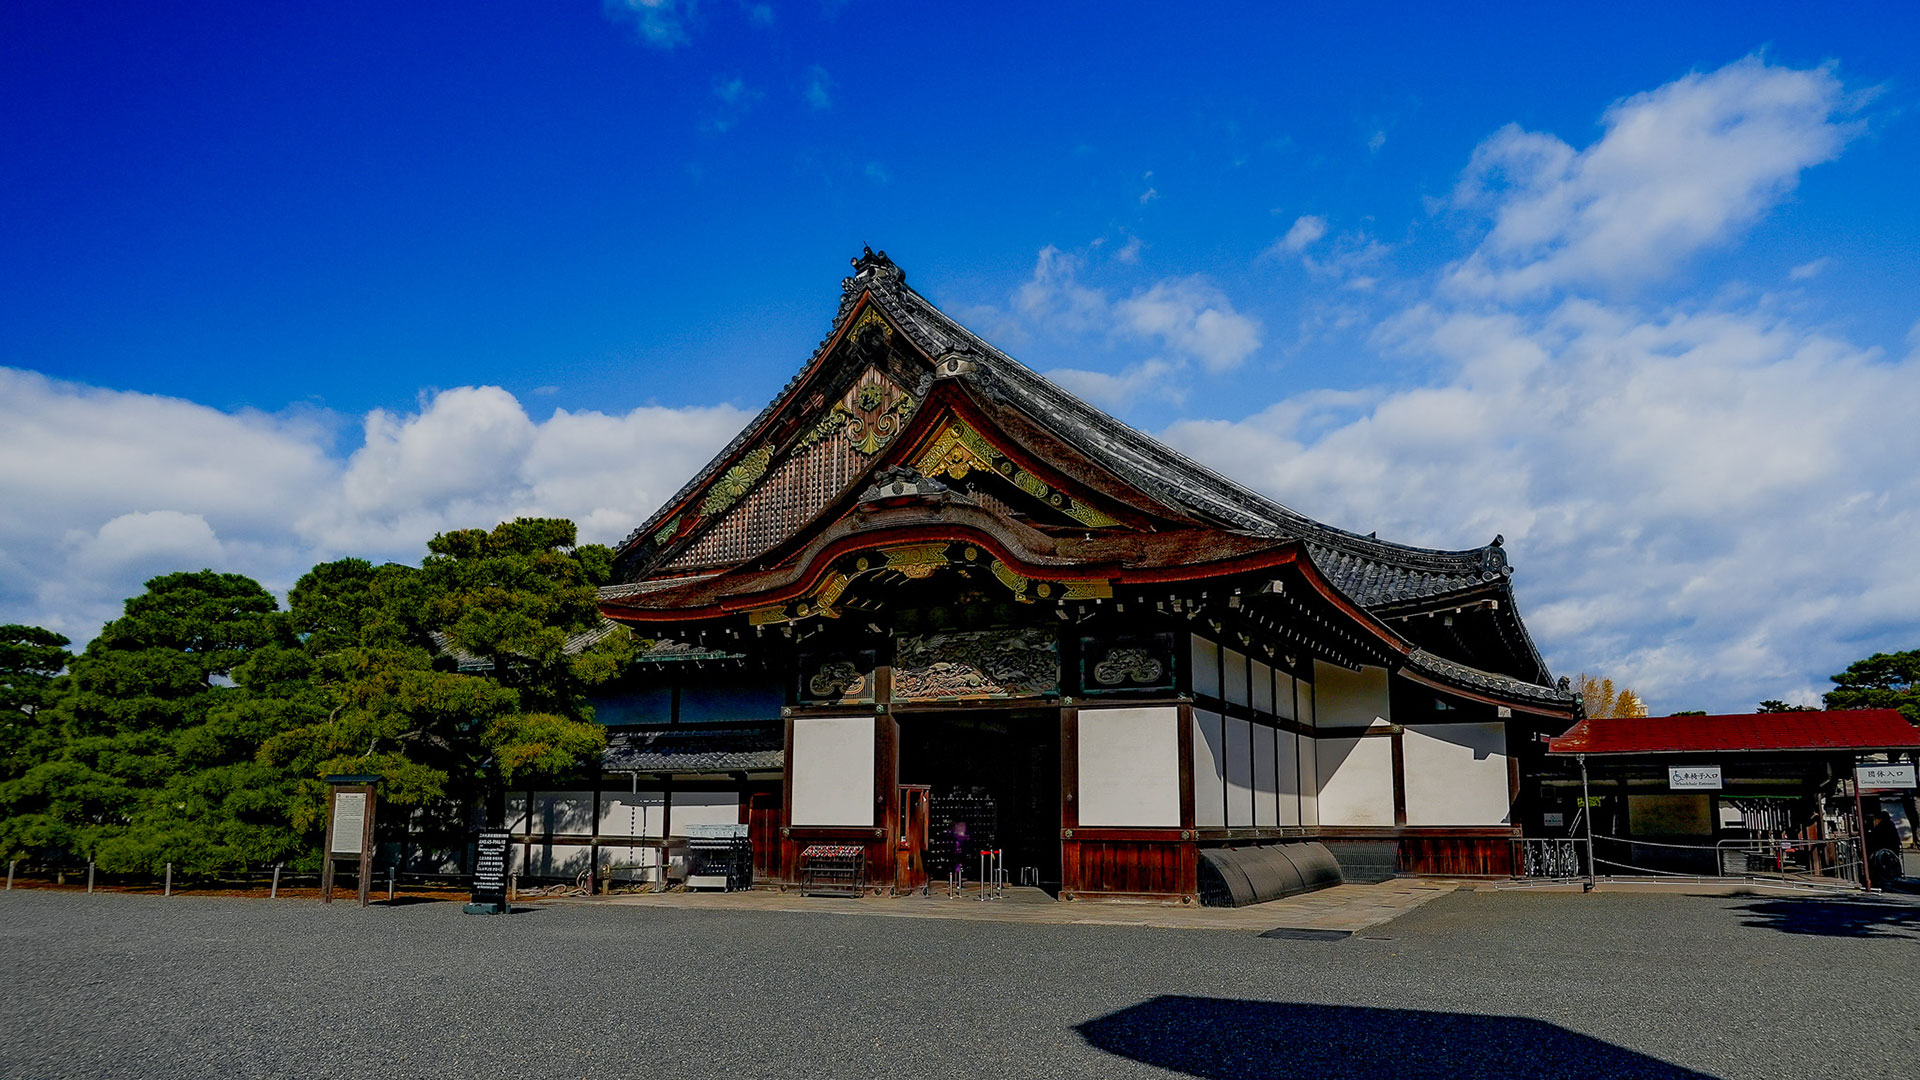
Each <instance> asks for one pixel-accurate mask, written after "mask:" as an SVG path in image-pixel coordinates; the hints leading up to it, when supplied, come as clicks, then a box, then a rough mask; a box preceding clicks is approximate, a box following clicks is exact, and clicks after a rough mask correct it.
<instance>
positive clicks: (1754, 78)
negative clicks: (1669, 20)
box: [1447, 57, 1860, 300]
mask: <svg viewBox="0 0 1920 1080" xmlns="http://www.w3.org/2000/svg"><path fill="white" fill-rule="evenodd" d="M1848 108H1849V102H1848V99H1847V97H1846V95H1845V93H1844V91H1843V88H1842V86H1841V84H1840V80H1839V79H1838V78H1837V77H1836V76H1835V75H1834V73H1833V71H1832V70H1831V69H1830V68H1824V67H1823V68H1814V69H1811V70H1797V69H1792V68H1783V67H1775V66H1772V65H1769V64H1767V63H1765V62H1764V61H1762V60H1761V59H1760V58H1758V57H1748V58H1747V59H1744V60H1741V61H1738V62H1736V63H1733V64H1730V65H1728V66H1726V67H1724V68H1721V69H1720V70H1718V71H1714V72H1711V73H1708V74H1700V73H1697V72H1696V73H1693V74H1690V75H1687V76H1685V77H1684V78H1681V79H1678V80H1676V81H1674V82H1671V83H1668V84H1667V85H1665V86H1662V87H1660V88H1659V89H1657V90H1652V91H1648V92H1646V93H1642V94H1636V95H1634V96H1632V97H1629V98H1626V99H1625V100H1623V101H1620V102H1617V103H1615V104H1614V105H1613V106H1612V107H1611V108H1609V109H1608V110H1607V111H1606V114H1605V115H1604V116H1603V117H1602V125H1603V127H1604V129H1605V131H1604V134H1602V136H1601V137H1600V139H1599V140H1598V141H1596V142H1595V143H1593V144H1592V145H1591V146H1588V147H1587V148H1586V149H1584V150H1575V149H1574V148H1573V147H1571V146H1569V145H1568V144H1567V143H1565V142H1563V141H1561V140H1560V139H1559V138H1556V137H1555V136H1552V135H1547V134H1542V133H1539V132H1530V131H1525V130H1522V129H1521V128H1519V127H1517V126H1509V127H1507V128H1504V129H1502V130H1501V131H1499V132H1497V133H1496V134H1494V135H1493V136H1492V137H1491V138H1489V139H1487V140H1486V141H1485V142H1483V143H1481V144H1480V146H1479V148H1478V149H1476V150H1475V151H1474V153H1473V159H1472V161H1471V163H1470V164H1469V165H1468V167H1467V171H1466V173H1465V175H1463V176H1462V177H1461V179H1460V183H1459V186H1458V187H1457V189H1456V190H1455V193H1454V202H1455V204H1456V205H1457V206H1459V207H1462V208H1465V209H1468V210H1474V211H1483V212H1486V213H1488V215H1489V216H1490V218H1491V221H1492V227H1491V229H1490V231H1489V232H1488V233H1487V235H1486V238H1485V239H1484V240H1483V241H1482V242H1481V244H1480V246H1479V248H1478V249H1477V250H1476V251H1474V252H1473V254H1472V255H1470V256H1468V257H1467V258H1466V259H1465V260H1463V261H1461V262H1460V263H1458V264H1457V265H1455V266H1454V267H1452V269H1451V271H1450V273H1449V274H1448V276H1447V284H1448V286H1449V288H1450V289H1451V290H1453V292H1454V293H1455V294H1456V295H1460V296H1480V297H1490V298H1495V299H1502V300H1518V299H1524V298H1529V297H1538V296H1540V295H1542V294H1544V293H1548V292H1550V291H1551V290H1554V289H1558V288H1563V287H1570V286H1571V287H1583V286H1592V285H1600V286H1609V287H1618V286H1626V285H1632V284H1638V283H1643V282H1646V281H1650V280H1655V279H1657V278H1659V277H1662V276H1664V274H1665V272H1667V271H1668V270H1670V269H1671V268H1672V267H1673V266H1674V265H1675V264H1676V263H1678V262H1680V261H1681V260H1684V259H1686V258H1687V257H1688V256H1690V255H1692V254H1694V253H1695V252H1697V251H1699V250H1701V249H1702V248H1705V247H1707V246H1709V245H1713V244H1717V243H1721V242H1724V241H1726V240H1727V239H1728V238H1729V237H1730V236H1731V234H1732V233H1733V232H1734V231H1735V230H1736V229H1738V228H1739V227H1741V226H1744V225H1747V224H1749V223H1751V222H1752V221H1754V220H1755V219H1757V218H1759V217H1760V216H1761V215H1762V214H1764V213H1765V212H1766V211H1767V210H1768V209H1770V208H1771V207H1773V206H1774V205H1775V204H1776V203H1778V202H1779V201H1780V199H1782V198H1783V197H1785V196H1786V195H1787V194H1788V193H1789V192H1791V191H1793V189H1794V188H1795V187H1796V186H1797V184H1798V182H1799V177H1800V173H1801V172H1802V171H1804V170H1805V169H1807V168H1808V167H1810V166H1813V165H1817V164H1820V163H1821V162H1825V161H1829V160H1831V159H1833V158H1834V157H1836V156H1837V155H1838V154H1839V153H1840V150H1841V148H1842V147H1843V146H1844V145H1845V144H1846V142H1847V140H1848V139H1849V138H1850V137H1852V136H1853V135H1854V134H1855V133H1857V132H1858V131H1859V130H1860V127H1859V125H1858V124H1855V123H1850V122H1847V121H1845V120H1844V119H1843V117H1844V115H1845V113H1846V112H1847V110H1848Z"/></svg>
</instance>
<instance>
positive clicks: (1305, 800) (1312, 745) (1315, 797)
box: [1300, 683, 1320, 828]
mask: <svg viewBox="0 0 1920 1080" xmlns="http://www.w3.org/2000/svg"><path fill="white" fill-rule="evenodd" d="M1301 687H1302V690H1303V691H1304V690H1305V689H1306V687H1307V684H1305V683H1302V684H1301ZM1312 700H1313V699H1312V698H1308V697H1303V698H1301V699H1300V701H1301V704H1302V706H1303V707H1304V706H1305V704H1306V703H1307V702H1309V701H1312ZM1300 824H1302V825H1305V826H1306V827H1308V828H1315V827H1317V826H1318V825H1319V824H1320V740H1319V739H1315V738H1311V737H1309V736H1306V735H1302V736H1301V737H1300Z"/></svg>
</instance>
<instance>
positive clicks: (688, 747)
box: [600, 725, 787, 774]
mask: <svg viewBox="0 0 1920 1080" xmlns="http://www.w3.org/2000/svg"><path fill="white" fill-rule="evenodd" d="M785 738H786V737H785V734H784V731H783V729H782V728H780V727H778V726H768V725H761V726H751V727H733V726H728V727H696V726H690V725H689V726H682V727H673V728H625V729H621V728H615V729H611V730H610V731H609V732H608V735H607V749H606V751H605V752H604V753H603V754H602V755H601V759H600V763H601V768H603V769H605V770H606V771H608V772H641V773H683V774H684V773H735V772H779V771H780V770H781V769H782V768H783V767H784V766H785V765H786V760H787V755H786V750H785V747H784V744H785Z"/></svg>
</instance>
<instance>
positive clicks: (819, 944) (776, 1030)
mask: <svg viewBox="0 0 1920 1080" xmlns="http://www.w3.org/2000/svg"><path fill="white" fill-rule="evenodd" d="M0 956H3V957H4V960H3V961H0V971H4V973H5V979H6V990H5V996H4V998H3V999H0V1001H4V1004H0V1073H3V1074H4V1075H5V1076H8V1077H36V1078H39V1077H132V1076H143V1077H144V1076H218V1077H229V1076H231V1077H266V1076H273V1077H281V1076H286V1077H312V1076H322V1075H330V1076H350V1077H360V1076H365V1077H614V1076H636V1075H649V1074H655V1075H666V1076H677V1077H706V1076H715V1077H720V1076H725V1077H787V1076H809V1075H818V1076H833V1077H857V1078H863V1080H864V1078H869V1077H873V1078H878V1077H921V1078H932V1077H948V1076H953V1077H973V1076H981V1077H1083V1076H1084V1077H1132V1076H1198V1077H1208V1078H1221V1080H1224V1078H1228V1077H1256V1076H1257V1077H1296V1076H1298V1077H1305V1076H1329V1075H1344V1076H1361V1077H1411V1076H1436V1077H1438V1076H1447V1077H1458V1076H1490V1077H1523V1076H1524V1077H1536V1076H1543V1077H1544V1076H1644V1077H1692V1076H1701V1075H1705V1076H1720V1077H1816V1076H1817V1077H1854V1076H1857V1077H1881V1078H1892V1077H1911V1076H1915V1075H1920V1028H1916V1019H1915V1017H1916V1009H1917V1007H1920V907H1915V906H1913V905H1910V904H1903V903H1892V902H1882V903H1876V902H1873V901H1870V900H1816V899H1800V898H1782V897H1740V898H1700V897H1683V896H1670V895H1627V894H1596V895H1592V896H1581V895H1564V894H1561V895H1553V894H1538V893H1485V892H1481V893H1472V892H1462V893H1456V894H1453V895H1449V896H1446V897H1442V898H1441V899H1439V900H1436V901H1434V902H1433V903H1431V904H1429V905H1427V906H1426V907H1424V908H1421V909H1419V910H1418V911H1416V912H1415V913H1413V914H1411V915H1408V916H1406V917H1404V918H1401V919H1399V920H1397V921H1395V922H1392V923H1388V924H1385V925H1383V926H1379V927H1375V928H1374V929H1372V930H1370V931H1367V932H1365V933H1363V934H1362V935H1360V936H1358V937H1355V938H1352V939H1349V940H1346V941H1331V942H1330V941H1299V940H1276V939H1269V938H1261V937H1257V936H1255V935H1252V934H1242V933H1237V932H1223V931H1217V930H1215V931H1191V930H1187V931H1182V930H1153V929H1145V928H1138V927H1092V926H1026V925H1019V924H1004V923H979V922H952V921H945V920H920V919H914V920H904V919H891V918H885V917H869V916H842V915H828V914H811V913H807V914H787V913H780V912H740V913H734V912H712V911H686V910H672V909H641V908H632V907H624V908H623V907H589V906H565V905H556V906H551V907H546V908H539V909H534V910H530V911H524V912H521V913H516V914H514V915H510V916H504V917H500V916H496V917H479V916H463V915H462V914H461V913H460V908H459V905H457V904H450V903H421V904H410V905H401V906H397V907H372V908H368V909H365V910H362V909H359V908H356V907H353V906H351V905H339V904H336V905H334V906H332V907H330V908H329V907H322V906H320V905H319V904H317V903H312V902H306V901H277V902H266V901H259V900H230V899H212V898H195V897H175V898H172V899H161V898H158V897H148V896H126V895H96V896H85V895H80V894H74V893H51V892H24V891H17V892H11V893H4V894H0Z"/></svg>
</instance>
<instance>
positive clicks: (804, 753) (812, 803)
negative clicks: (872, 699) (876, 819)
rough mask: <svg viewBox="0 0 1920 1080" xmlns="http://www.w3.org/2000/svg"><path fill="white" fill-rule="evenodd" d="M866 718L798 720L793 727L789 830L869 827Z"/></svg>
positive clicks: (869, 722)
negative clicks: (793, 828) (832, 826)
mask: <svg viewBox="0 0 1920 1080" xmlns="http://www.w3.org/2000/svg"><path fill="white" fill-rule="evenodd" d="M873 725H874V720H873V717H871V716H804V717H796V718H795V719H794V721H793V761H792V762H791V763H789V769H788V775H789V777H790V778H791V780H792V783H793V819H792V823H793V824H795V825H872V824H873V815H874V805H873V800H874V790H873V773H874V746H873Z"/></svg>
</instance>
